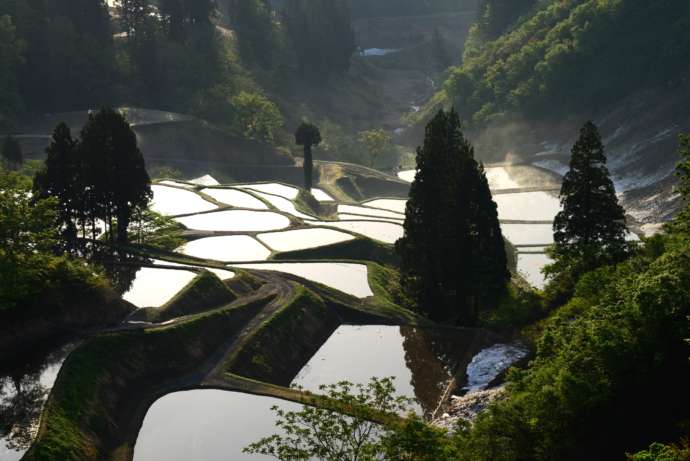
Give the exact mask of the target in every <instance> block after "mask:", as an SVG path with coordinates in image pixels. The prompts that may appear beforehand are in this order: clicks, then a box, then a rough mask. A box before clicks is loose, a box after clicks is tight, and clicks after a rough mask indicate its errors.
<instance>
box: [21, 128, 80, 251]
mask: <svg viewBox="0 0 690 461" xmlns="http://www.w3.org/2000/svg"><path fill="white" fill-rule="evenodd" d="M77 149H78V142H77V140H75V139H74V138H72V133H71V131H70V129H69V127H68V126H67V125H66V124H65V123H60V124H59V125H58V126H57V127H56V128H55V131H54V132H53V137H52V139H51V142H50V145H49V146H48V148H47V149H46V154H47V156H46V160H45V166H44V168H43V169H42V170H40V171H39V172H38V173H36V176H35V177H34V186H33V192H34V195H35V196H36V197H38V198H46V197H50V196H52V197H57V199H58V219H59V222H60V225H61V227H62V228H63V238H64V241H65V247H66V249H67V250H70V251H72V250H76V248H77V221H79V219H78V218H79V217H80V216H83V211H82V206H83V201H82V194H83V193H84V191H83V190H81V188H80V187H79V185H80V184H79V183H80V178H79V158H78V151H77ZM82 222H83V220H82Z"/></svg>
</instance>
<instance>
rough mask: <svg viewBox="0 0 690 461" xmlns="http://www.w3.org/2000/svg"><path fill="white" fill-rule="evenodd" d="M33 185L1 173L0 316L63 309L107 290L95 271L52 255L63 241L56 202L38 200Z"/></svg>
mask: <svg viewBox="0 0 690 461" xmlns="http://www.w3.org/2000/svg"><path fill="white" fill-rule="evenodd" d="M30 184H31V183H30V181H29V180H28V179H27V178H25V177H23V176H20V175H19V174H18V173H12V172H9V173H8V172H5V171H3V170H1V169H0V312H1V311H5V312H14V313H15V314H20V313H21V312H24V313H25V312H28V311H29V310H30V309H32V308H34V307H41V306H45V305H50V306H52V307H59V306H62V305H64V304H65V303H66V302H69V301H70V300H72V301H75V300H79V298H80V297H82V296H83V295H84V294H85V292H89V291H92V290H95V289H97V288H99V287H103V286H105V282H104V281H103V279H102V278H101V277H99V276H98V275H96V274H95V273H94V271H93V268H91V267H89V266H87V265H85V264H84V263H83V262H81V261H79V260H76V259H73V258H70V257H68V256H56V255H55V254H54V250H55V248H56V245H57V242H58V238H59V229H58V224H57V219H56V215H57V209H56V201H55V200H54V199H47V200H38V201H34V200H33V199H32V198H31V195H30V190H31V189H30ZM20 308H21V312H20V311H19V309H20Z"/></svg>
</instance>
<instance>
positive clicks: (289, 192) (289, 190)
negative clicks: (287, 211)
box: [235, 183, 299, 200]
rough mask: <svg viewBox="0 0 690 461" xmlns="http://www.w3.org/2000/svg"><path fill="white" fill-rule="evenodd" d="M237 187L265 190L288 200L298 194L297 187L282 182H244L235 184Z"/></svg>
mask: <svg viewBox="0 0 690 461" xmlns="http://www.w3.org/2000/svg"><path fill="white" fill-rule="evenodd" d="M235 187H237V188H238V189H251V190H254V191H258V192H266V193H269V194H274V195H280V196H281V197H283V198H286V199H288V200H294V199H296V198H297V195H298V194H299V189H297V188H296V187H292V186H285V185H283V184H278V183H272V184H244V185H241V186H235Z"/></svg>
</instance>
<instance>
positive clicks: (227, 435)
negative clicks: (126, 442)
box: [134, 390, 301, 461]
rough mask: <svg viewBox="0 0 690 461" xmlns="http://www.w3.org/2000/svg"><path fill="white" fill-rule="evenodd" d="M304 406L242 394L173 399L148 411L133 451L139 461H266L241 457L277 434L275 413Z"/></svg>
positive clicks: (192, 393)
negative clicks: (278, 409)
mask: <svg viewBox="0 0 690 461" xmlns="http://www.w3.org/2000/svg"><path fill="white" fill-rule="evenodd" d="M274 405H277V406H280V407H281V408H282V409H284V410H288V411H294V410H299V409H300V408H301V405H298V404H296V403H292V402H285V401H282V400H278V399H274V398H268V397H258V396H254V395H248V394H240V393H237V392H226V391H217V390H196V391H186V392H176V393H174V394H168V395H166V396H165V397H162V398H161V399H159V400H158V401H156V402H155V403H154V404H153V405H152V406H151V408H149V411H148V413H147V414H146V417H145V418H144V424H143V425H142V427H141V430H140V431H139V436H138V438H137V442H136V445H135V447H134V461H190V460H201V461H261V460H269V459H274V458H271V457H269V456H261V455H248V454H244V453H242V449H243V448H244V447H246V446H247V445H249V444H251V443H254V442H257V441H259V440H260V439H261V438H263V437H268V436H270V435H273V434H274V433H276V432H278V431H277V429H276V428H275V415H274V413H273V411H271V407H272V406H274Z"/></svg>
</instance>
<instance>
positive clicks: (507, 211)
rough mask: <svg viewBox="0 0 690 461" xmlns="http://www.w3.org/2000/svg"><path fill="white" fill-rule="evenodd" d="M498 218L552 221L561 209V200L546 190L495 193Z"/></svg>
mask: <svg viewBox="0 0 690 461" xmlns="http://www.w3.org/2000/svg"><path fill="white" fill-rule="evenodd" d="M494 201H495V202H496V204H497V205H498V217H499V219H505V220H515V221H553V220H554V218H555V217H556V215H557V214H558V212H560V211H561V202H560V200H559V199H558V197H555V196H553V195H551V194H549V193H547V192H521V193H519V194H495V195H494Z"/></svg>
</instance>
